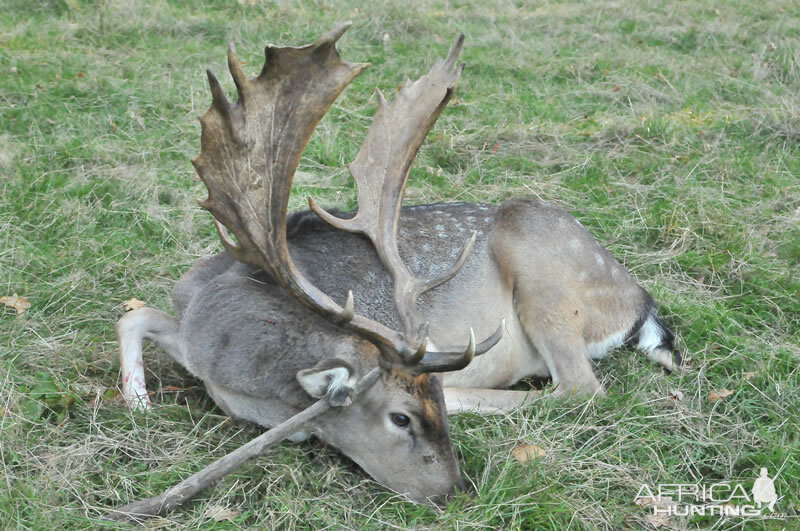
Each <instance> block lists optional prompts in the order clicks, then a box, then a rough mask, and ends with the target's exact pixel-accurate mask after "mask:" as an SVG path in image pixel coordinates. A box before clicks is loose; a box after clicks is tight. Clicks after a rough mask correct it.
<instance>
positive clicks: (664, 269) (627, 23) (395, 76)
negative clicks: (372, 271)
mask: <svg viewBox="0 0 800 531" xmlns="http://www.w3.org/2000/svg"><path fill="white" fill-rule="evenodd" d="M348 19H349V20H352V21H353V22H354V24H353V27H352V29H351V30H350V31H349V32H348V33H347V34H346V36H345V37H344V38H343V40H342V41H341V44H340V46H339V48H340V51H341V53H342V55H343V56H344V57H345V58H347V59H349V60H353V61H368V62H371V63H372V64H373V67H372V68H370V69H368V70H367V71H366V72H365V73H364V74H363V75H362V76H361V77H360V78H358V79H357V80H356V81H355V82H354V83H353V84H352V85H351V86H350V87H349V88H348V89H347V90H346V91H345V93H344V94H343V96H342V97H341V98H340V99H339V101H338V102H337V103H336V104H335V105H334V107H333V109H332V110H331V113H330V115H329V116H328V117H326V118H325V119H324V120H323V122H322V123H321V124H320V127H319V128H318V130H317V132H316V134H315V136H314V138H313V140H312V142H311V144H310V145H309V147H308V149H307V150H306V153H305V157H304V159H303V161H302V162H301V167H300V172H301V175H300V176H299V177H298V179H297V188H296V193H295V195H294V196H293V198H292V201H291V205H290V206H291V207H292V208H299V207H301V206H302V204H303V202H304V198H305V196H307V195H308V194H313V195H314V196H315V197H318V198H320V199H321V200H322V201H323V202H324V203H325V204H328V205H338V206H340V207H351V206H353V205H354V199H353V193H352V191H353V185H352V183H351V181H350V179H349V176H348V174H347V173H346V170H344V169H343V168H344V165H345V164H346V163H347V162H349V161H350V160H352V159H353V158H354V156H355V154H356V153H357V151H358V148H359V145H360V142H361V139H362V138H363V135H364V133H365V131H366V128H367V127H368V125H369V121H370V118H371V116H372V114H373V113H374V99H373V97H372V91H373V89H374V88H375V87H379V88H381V89H382V90H383V91H384V92H385V93H387V94H390V93H391V91H392V89H393V88H394V87H396V86H397V84H398V83H399V82H400V81H401V80H402V79H404V77H405V76H409V77H416V76H419V75H420V74H421V73H423V72H424V71H426V69H427V68H428V67H429V66H430V64H431V63H432V61H433V59H434V58H435V57H436V56H440V55H443V54H445V53H446V51H447V49H448V47H449V45H450V44H451V43H452V41H453V40H454V39H455V37H456V36H457V34H458V33H459V31H463V32H464V33H465V34H466V36H467V41H466V47H465V49H464V52H463V58H464V60H465V61H466V63H467V68H466V70H465V72H464V74H463V76H462V82H461V83H460V85H459V89H458V93H457V98H456V99H455V100H454V101H453V102H452V103H451V105H450V107H449V108H448V109H447V110H446V111H445V113H444V114H443V116H442V117H441V119H440V120H439V123H438V124H437V126H436V128H435V129H434V130H433V131H432V133H431V134H430V136H429V138H428V141H427V142H426V144H425V145H424V147H423V149H422V151H421V153H420V155H419V157H418V159H417V162H416V164H415V167H414V170H413V173H412V182H411V184H410V185H409V189H408V193H407V199H408V200H409V201H412V202H422V201H448V200H465V201H477V200H481V201H492V202H499V201H501V200H503V199H505V198H508V197H512V196H517V195H525V196H537V197H541V198H545V199H548V200H552V201H556V202H559V203H561V204H564V205H566V206H567V207H568V208H569V209H570V210H571V211H572V212H573V213H574V214H575V215H576V216H577V217H578V218H579V219H580V220H581V221H582V222H583V223H584V225H586V226H587V227H588V228H589V229H590V230H591V231H592V233H593V234H594V235H595V236H596V237H597V238H598V239H599V240H600V241H601V242H603V243H604V244H605V245H606V246H607V247H608V248H609V249H610V250H611V251H612V252H613V253H614V254H615V255H616V256H617V257H618V258H619V259H620V260H621V261H622V262H623V263H624V264H625V265H626V266H627V267H628V268H629V269H630V270H631V271H632V272H633V273H634V274H635V276H636V277H637V278H638V279H639V281H640V282H641V283H642V284H643V285H644V286H646V287H647V288H648V289H649V290H650V291H651V293H653V295H654V296H655V297H656V299H657V300H658V301H659V302H660V306H661V309H662V313H663V314H664V315H666V317H667V319H668V320H669V321H670V322H671V323H672V324H673V325H674V327H675V328H676V330H677V331H678V334H679V336H680V344H681V346H682V348H683V349H684V351H685V352H686V353H687V355H688V357H689V358H691V360H692V363H693V365H692V368H691V370H689V371H688V372H687V373H686V374H683V375H664V374H662V373H661V371H660V370H658V369H657V368H656V367H654V366H653V365H652V364H650V363H648V362H647V361H646V360H644V358H643V357H641V356H638V355H637V356H634V355H632V353H631V352H630V351H621V352H618V353H616V354H615V355H613V356H612V357H611V358H610V359H609V360H607V361H603V362H601V363H599V364H598V366H597V367H596V372H597V374H598V375H599V376H600V377H601V378H602V379H603V381H604V385H605V388H606V389H607V391H608V396H607V397H604V398H602V399H598V400H594V401H593V402H591V403H588V404H587V403H582V402H553V401H541V402H537V403H536V404H534V405H533V406H531V407H530V408H528V409H527V410H525V411H520V412H517V413H515V414H513V415H510V416H508V417H499V418H479V417H472V416H465V417H459V418H457V419H454V420H453V422H452V424H451V426H452V436H453V440H454V443H455V446H456V451H457V453H458V456H459V458H460V460H461V462H462V467H463V472H464V474H465V475H466V476H467V477H468V478H469V479H470V481H471V482H472V483H473V485H474V487H475V490H476V495H475V496H474V497H467V496H462V497H460V498H459V499H458V500H457V501H456V502H455V503H453V504H452V505H450V506H449V507H448V508H446V509H445V510H444V511H442V512H437V511H434V510H431V509H428V508H425V507H420V506H416V505H413V504H410V503H407V502H405V501H403V500H401V499H398V498H397V497H396V496H394V495H392V494H391V493H388V492H387V491H385V490H384V489H382V488H381V487H379V486H378V485H376V484H375V483H373V482H372V481H371V480H369V478H368V477H367V476H366V475H365V474H364V473H363V472H361V471H360V470H358V469H357V468H356V467H355V466H354V465H353V464H351V463H349V462H348V461H347V460H345V459H344V458H342V457H340V456H339V455H338V454H337V453H336V452H335V451H334V450H332V449H330V448H326V447H324V446H322V445H320V444H318V443H311V444H302V445H292V444H288V443H287V444H284V445H282V446H281V447H280V448H279V449H277V450H275V451H273V452H272V453H270V454H269V455H268V456H265V457H263V458H261V459H259V460H257V461H256V462H255V463H252V464H250V465H248V466H246V467H244V468H242V469H241V470H239V471H238V472H237V473H236V474H234V475H232V476H230V477H228V478H226V479H225V480H223V481H222V482H220V483H219V484H218V485H217V486H216V487H215V488H214V489H212V490H210V491H208V492H207V493H206V494H205V495H204V497H203V498H201V499H200V500H198V501H196V502H194V503H191V504H188V505H187V506H186V507H184V508H181V509H180V510H177V511H175V512H173V513H171V514H169V515H167V516H166V517H164V518H163V519H161V520H159V521H157V525H161V526H166V527H175V526H185V527H197V526H203V527H209V528H236V527H245V528H258V527H306V526H307V527H313V528H317V527H324V526H332V527H339V526H344V527H351V528H381V527H387V528H388V527H394V526H397V527H425V528H440V527H441V528H456V527H457V528H471V527H483V526H485V527H490V528H524V529H534V528H536V529H540V528H552V529H562V528H565V527H566V526H568V525H572V526H574V527H576V528H588V529H592V528H639V527H645V526H648V525H649V524H648V522H647V520H646V519H645V514H646V511H645V509H643V508H641V507H638V506H636V505H635V504H634V503H633V498H634V496H635V495H636V493H637V491H638V489H639V487H640V485H641V484H642V483H646V484H648V485H655V484H658V483H695V482H705V483H713V482H715V481H728V482H743V483H744V484H745V485H746V486H748V487H749V486H751V485H752V481H753V480H754V479H755V478H756V476H757V470H758V468H760V467H761V466H766V467H768V468H769V469H770V473H771V474H773V475H774V473H775V472H777V470H778V469H779V468H780V475H779V477H778V480H777V482H776V486H777V490H778V493H779V494H780V495H782V496H783V498H782V500H781V501H779V502H778V509H779V512H780V513H782V514H786V515H788V518H787V519H785V520H770V521H758V522H756V521H751V522H747V523H746V522H744V521H743V520H742V519H737V518H727V519H722V520H719V519H717V518H709V517H706V518H701V517H694V518H691V519H673V521H672V522H671V525H672V526H673V527H676V528H684V527H686V528H696V527H701V528H705V527H712V526H717V527H718V528H719V527H721V528H739V527H748V528H764V527H766V528H775V529H779V528H787V529H792V528H797V527H798V526H799V525H800V524H798V522H800V521H799V520H797V515H798V513H799V512H800V497H799V496H800V495H799V494H798V493H800V459H799V458H800V426H798V424H799V422H798V411H800V376H798V367H799V366H800V346H798V345H800V114H799V113H800V111H799V110H800V91H798V87H800V55H799V53H798V50H800V9H798V7H797V6H796V5H795V4H793V3H791V2H775V1H772V0H766V1H763V2H714V1H713V0H699V1H697V2H682V1H675V0H670V1H655V0H641V1H638V2H607V1H601V0H590V1H587V2H578V1H572V2H567V1H565V2H553V3H544V2H543V3H535V4H534V3H530V2H520V1H511V0H500V1H499V2H494V3H492V4H491V5H488V4H487V5H484V3H483V2H478V1H477V0H462V1H456V2H448V1H433V0H432V1H423V2H413V3H412V2H395V1H385V2H379V3H378V5H377V6H376V5H373V3H368V2H364V1H362V0H355V1H352V2H347V3H344V2H334V1H319V2H312V1H304V0H298V1H295V2H282V1H276V2H268V1H259V0H255V1H239V2H235V1H226V2H222V1H206V2H186V1H184V2H169V3H166V2H123V1H120V0H109V1H106V2H85V1H81V0H62V1H56V0H54V1H51V2H46V1H41V2H27V1H21V0H7V1H6V2H3V3H2V5H0V228H1V229H0V295H6V294H8V295H10V294H12V293H19V294H20V295H23V296H25V297H27V298H28V299H29V300H30V301H31V303H32V307H31V309H30V310H28V312H27V313H25V314H24V315H23V316H21V317H17V316H16V315H15V313H14V311H13V310H11V309H6V310H4V311H2V312H0V522H2V523H3V524H2V526H3V527H4V528H30V529H41V528H47V527H52V526H53V525H54V524H56V525H59V526H61V527H64V528H87V527H92V526H96V525H100V524H99V521H98V517H99V515H101V514H103V512H104V511H105V510H107V509H108V508H110V507H112V506H116V505H119V504H122V503H124V502H127V501H130V500H132V499H134V498H139V497H145V496H150V495H153V494H156V493H158V492H160V491H161V490H163V489H165V488H167V487H169V486H171V485H173V484H174V483H176V482H177V481H179V480H180V479H182V478H184V477H186V476H188V475H189V474H191V473H192V472H194V471H197V470H199V469H200V468H202V467H203V466H204V465H206V464H208V463H210V462H211V461H212V460H213V459H215V458H218V457H220V456H222V455H224V454H225V453H227V452H229V451H231V450H233V449H234V448H236V447H238V446H239V445H241V444H242V443H244V442H245V441H247V440H249V439H250V438H252V437H253V436H254V435H255V434H257V433H258V430H256V429H255V428H252V427H246V426H241V425H237V424H234V423H231V422H230V421H228V420H226V418H225V417H224V416H223V415H222V414H221V413H220V411H219V410H218V409H216V408H215V406H214V405H213V403H212V402H211V400H210V399H209V398H207V397H206V396H205V394H204V392H203V391H202V387H201V386H200V385H199V384H198V383H197V382H196V381H195V380H193V379H192V378H191V377H189V376H188V375H187V374H186V373H185V372H184V371H182V370H181V369H180V368H179V367H178V366H177V365H176V364H174V363H172V362H171V361H169V360H168V359H167V357H166V356H159V355H158V354H157V352H156V350H155V349H153V348H151V349H149V350H148V351H147V352H146V354H145V363H146V366H147V367H148V374H147V376H148V379H149V386H150V388H151V389H155V390H159V393H158V395H157V396H156V402H157V404H158V407H156V408H155V409H154V410H153V411H152V412H151V413H149V414H147V415H142V414H133V413H130V412H129V411H127V409H126V408H125V407H123V405H121V404H120V403H119V401H118V400H115V392H114V390H115V389H116V388H117V386H118V385H119V384H120V382H119V374H118V371H119V364H118V361H117V353H116V345H115V338H114V333H113V325H114V322H115V321H116V319H118V318H119V317H120V315H122V313H123V311H124V310H123V308H122V303H123V301H125V300H127V299H129V298H131V297H137V298H139V299H142V300H145V301H147V303H148V304H150V305H152V306H155V307H159V308H163V309H169V308H170V304H169V292H170V289H171V286H172V285H173V283H174V281H175V280H176V279H177V278H178V277H179V276H180V275H181V274H182V273H183V272H185V271H186V270H187V269H188V267H189V266H190V264H191V263H192V262H193V261H194V260H195V259H197V258H198V257H200V256H206V255H208V254H210V253H213V252H216V251H217V250H219V248H220V245H219V243H218V242H217V238H216V235H215V233H214V231H213V227H212V224H211V223H210V218H209V216H208V215H207V214H206V213H205V212H204V211H202V210H201V209H200V208H199V207H197V206H196V204H195V202H194V200H195V199H196V198H201V197H204V196H205V194H204V190H203V187H202V185H201V184H200V183H199V181H198V180H197V179H196V177H195V175H194V171H193V169H192V167H191V164H190V163H189V160H190V159H191V158H192V157H193V156H195V155H196V154H197V152H198V151H199V124H198V122H197V119H196V118H197V116H199V115H200V114H202V112H204V111H205V109H206V108H207V107H208V105H209V102H210V97H209V94H208V90H207V87H206V81H205V76H204V68H206V67H208V66H210V67H211V68H213V69H214V70H215V71H216V72H217V73H218V74H219V75H220V78H221V79H222V78H225V77H226V76H224V75H222V74H224V72H225V70H226V68H225V66H224V61H225V47H226V44H227V42H228V41H229V40H232V41H234V42H235V43H236V45H237V50H238V52H239V54H240V57H241V58H242V59H243V60H244V61H246V62H247V63H248V64H247V66H246V69H247V70H248V72H249V73H250V74H251V75H253V74H254V73H255V72H257V71H258V69H259V68H260V65H261V61H262V57H263V56H262V54H263V47H264V45H265V44H266V43H267V42H273V43H279V44H295V45H296V44H304V43H307V42H310V41H311V40H312V39H314V38H315V37H316V36H318V35H319V34H320V33H321V32H323V31H325V30H327V29H329V28H331V27H332V26H334V25H335V24H336V23H338V22H341V21H343V20H348ZM224 83H225V85H224V86H225V88H226V90H228V91H229V92H231V93H232V92H233V84H232V83H231V82H230V80H228V79H225V81H224ZM495 146H497V150H496V152H495ZM168 386H174V387H179V388H184V389H186V390H185V391H182V392H177V393H176V392H170V391H169V390H168V389H169V387H168ZM165 388H166V389H167V390H164V389H165ZM719 389H729V390H732V391H734V394H733V395H731V396H729V397H727V398H726V399H724V400H722V401H719V402H714V403H710V402H709V401H708V400H707V395H708V393H709V391H712V390H719ZM673 390H677V391H681V392H682V393H683V395H684V399H683V400H682V401H679V402H675V401H672V400H669V398H668V396H669V393H670V391H673ZM520 442H529V443H532V444H536V445H538V446H541V447H543V448H545V449H546V450H547V452H548V453H547V456H545V457H544V458H542V459H540V460H538V461H536V462H535V463H533V464H529V465H525V466H523V465H520V464H518V463H516V462H515V461H514V459H513V458H511V456H510V451H511V449H513V448H514V447H515V446H516V445H517V444H519V443H520ZM213 505H218V506H223V507H231V508H233V509H236V510H237V511H240V514H239V515H238V516H237V517H236V518H235V519H234V521H233V522H222V523H215V522H213V521H212V520H209V518H208V517H206V516H205V512H206V509H207V508H208V507H210V506H213Z"/></svg>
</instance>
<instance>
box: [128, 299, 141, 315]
mask: <svg viewBox="0 0 800 531" xmlns="http://www.w3.org/2000/svg"><path fill="white" fill-rule="evenodd" d="M144 305H145V302H144V301H140V300H139V299H129V300H127V301H125V311H126V312H129V311H131V310H135V309H137V308H141V307H142V306H144Z"/></svg>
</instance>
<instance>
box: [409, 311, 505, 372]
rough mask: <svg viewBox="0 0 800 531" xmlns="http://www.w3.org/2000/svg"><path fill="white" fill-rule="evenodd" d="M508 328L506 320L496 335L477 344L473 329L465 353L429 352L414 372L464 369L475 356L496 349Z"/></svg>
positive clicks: (470, 331) (470, 330)
mask: <svg viewBox="0 0 800 531" xmlns="http://www.w3.org/2000/svg"><path fill="white" fill-rule="evenodd" d="M505 328H506V320H505V319H503V320H501V321H500V326H498V327H497V330H495V331H494V333H493V334H492V335H491V336H489V337H487V338H486V339H484V340H483V341H481V342H480V343H478V344H477V345H476V344H475V332H473V330H472V328H470V329H469V335H470V338H469V344H468V345H467V348H466V350H464V351H463V352H427V353H425V355H424V356H423V357H421V358H420V359H419V360H418V362H417V365H415V366H414V371H415V372H417V373H420V374H421V373H428V372H448V371H457V370H460V369H463V368H464V367H466V366H467V365H469V364H470V362H471V361H472V360H473V358H474V357H475V356H480V355H481V354H484V353H486V352H488V351H489V349H491V348H492V347H494V346H495V345H496V344H497V343H498V342H499V341H500V339H501V338H502V337H503V333H504V332H505Z"/></svg>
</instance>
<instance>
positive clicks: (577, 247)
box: [569, 239, 583, 251]
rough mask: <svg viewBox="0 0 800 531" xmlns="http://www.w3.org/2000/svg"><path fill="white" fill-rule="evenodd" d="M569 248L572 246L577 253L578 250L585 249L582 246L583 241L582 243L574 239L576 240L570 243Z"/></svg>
mask: <svg viewBox="0 0 800 531" xmlns="http://www.w3.org/2000/svg"><path fill="white" fill-rule="evenodd" d="M569 246H570V248H571V249H574V250H576V251H577V250H578V249H580V248H581V247H583V246H582V245H581V241H580V240H578V239H574V240H572V241H570V242H569Z"/></svg>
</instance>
